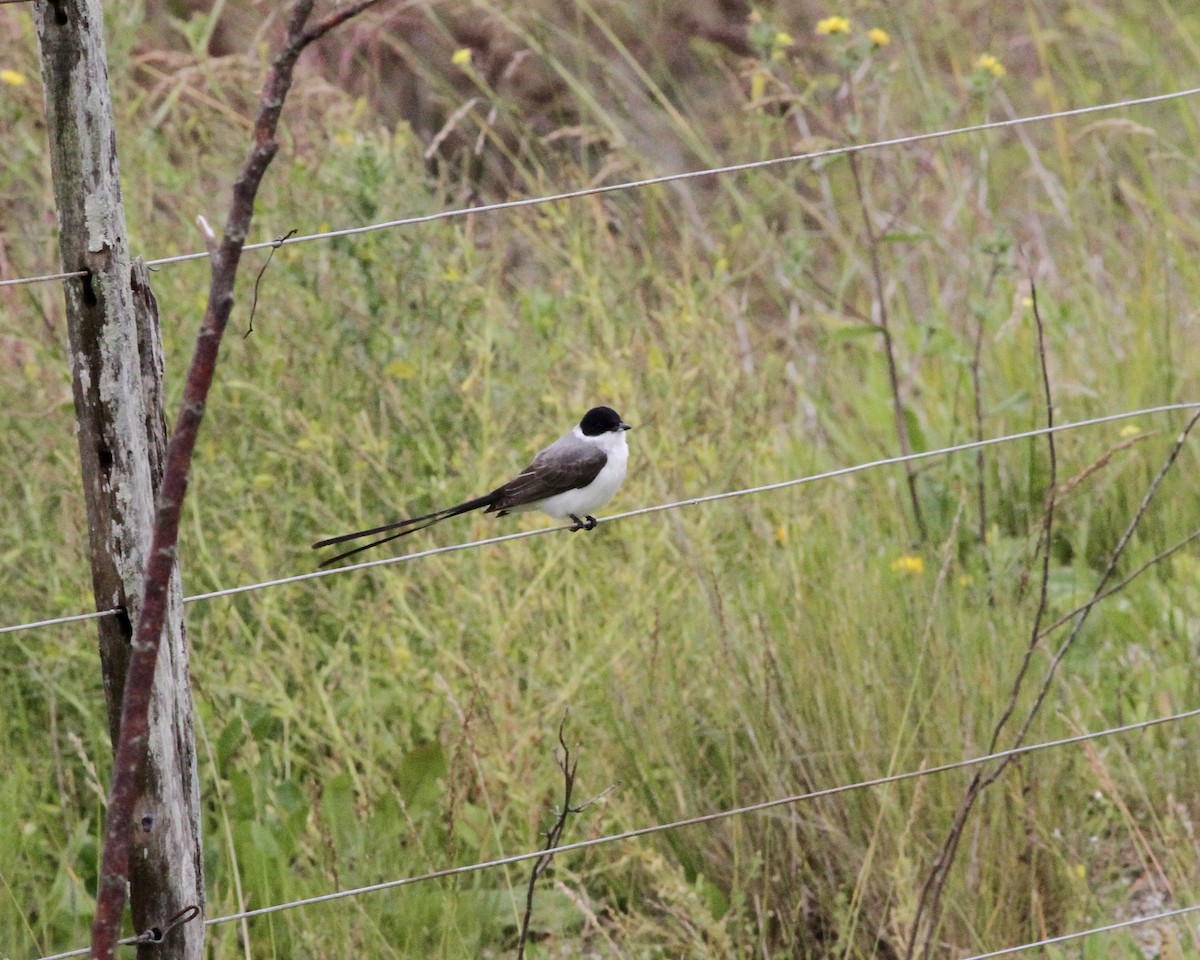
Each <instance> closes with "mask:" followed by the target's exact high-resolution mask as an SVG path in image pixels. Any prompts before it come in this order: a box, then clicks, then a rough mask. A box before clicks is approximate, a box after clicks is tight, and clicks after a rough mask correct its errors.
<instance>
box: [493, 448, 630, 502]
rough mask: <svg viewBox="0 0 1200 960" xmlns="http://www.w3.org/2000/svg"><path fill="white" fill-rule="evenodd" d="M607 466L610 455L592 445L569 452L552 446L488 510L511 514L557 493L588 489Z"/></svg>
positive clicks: (523, 471)
mask: <svg viewBox="0 0 1200 960" xmlns="http://www.w3.org/2000/svg"><path fill="white" fill-rule="evenodd" d="M606 463H608V454H606V453H605V452H604V451H603V450H601V449H599V448H598V447H594V446H592V445H591V444H587V445H583V444H580V445H578V446H572V447H570V448H567V449H562V448H559V447H558V444H551V445H550V446H549V447H547V448H546V449H545V450H543V451H542V452H541V453H539V454H538V455H537V456H536V457H534V460H533V463H531V464H530V465H529V466H527V467H526V468H525V469H524V470H522V471H521V472H520V474H518V475H517V476H516V477H514V478H513V479H512V480H510V481H509V482H508V483H506V484H505V485H504V486H502V487H500V489H499V490H496V491H495V493H496V494H497V497H496V501H495V502H494V503H493V504H492V505H491V506H489V507H488V508H487V512H488V513H493V512H503V511H505V510H512V509H513V508H515V507H523V506H525V504H527V503H535V502H536V501H538V500H545V499H546V498H547V497H553V496H554V495H555V494H558V493H566V492H567V491H568V490H577V489H578V488H579V487H586V486H587V485H588V484H589V483H591V482H592V481H593V480H595V479H596V477H597V475H598V474H599V473H600V471H601V470H603V469H604V465H605V464H606Z"/></svg>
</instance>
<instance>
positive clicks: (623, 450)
mask: <svg viewBox="0 0 1200 960" xmlns="http://www.w3.org/2000/svg"><path fill="white" fill-rule="evenodd" d="M575 430H576V432H577V433H578V431H579V428H578V427H576V428H575ZM578 435H579V436H580V437H581V438H582V434H578ZM591 440H592V442H594V443H596V445H597V446H599V447H600V449H601V450H603V451H604V452H605V453H606V454H608V462H607V463H606V464H604V466H603V467H602V468H601V470H600V472H599V473H598V474H597V475H596V479H595V480H593V481H592V482H591V483H590V484H588V485H587V486H586V487H580V488H579V489H578V490H568V491H566V492H565V493H559V494H555V495H554V496H553V497H547V498H546V499H545V500H543V501H541V502H540V503H539V504H538V505H537V509H539V510H541V511H542V512H543V513H546V514H549V515H550V516H552V517H554V518H555V519H557V520H565V519H567V518H568V517H570V516H572V515H574V516H576V517H586V516H589V515H590V514H592V513H593V512H594V511H596V510H599V509H600V508H601V507H602V506H604V505H605V504H606V503H608V501H610V500H611V499H612V498H613V497H614V496H615V495H616V493H617V491H618V490H619V489H620V488H621V483H622V482H623V481H624V480H625V468H626V466H627V465H628V463H629V444H628V443H627V442H626V440H625V431H623V430H622V431H621V432H620V433H606V434H603V435H602V436H599V437H593V438H591Z"/></svg>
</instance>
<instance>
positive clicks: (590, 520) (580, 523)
mask: <svg viewBox="0 0 1200 960" xmlns="http://www.w3.org/2000/svg"><path fill="white" fill-rule="evenodd" d="M571 519H572V520H574V521H575V526H573V527H572V528H571V532H572V533H578V532H579V531H580V530H595V529H596V518H595V517H593V516H586V517H584V518H583V519H582V520H580V519H579V517H577V516H575V514H573V513H572V514H571Z"/></svg>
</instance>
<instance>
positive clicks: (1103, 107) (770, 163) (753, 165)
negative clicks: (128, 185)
mask: <svg viewBox="0 0 1200 960" xmlns="http://www.w3.org/2000/svg"><path fill="white" fill-rule="evenodd" d="M9 2H13V0H0V3H9ZM1197 94H1200V87H1197V88H1190V89H1186V90H1180V91H1176V92H1172V93H1166V94H1160V95H1155V96H1149V97H1138V98H1133V99H1127V100H1121V101H1113V102H1108V103H1104V104H1099V105H1093V106H1088V107H1081V108H1076V109H1070V110H1062V111H1055V112H1052V113H1044V114H1037V115H1030V116H1023V117H1015V118H1010V119H1008V120H1000V121H993V122H988V123H981V124H973V125H969V126H963V127H956V128H951V129H946V130H939V131H933V132H927V133H921V134H915V135H909V136H903V137H896V138H890V139H885V140H877V141H872V142H868V143H863V144H855V145H850V146H845V147H836V148H830V149H826V150H818V151H812V152H807V153H800V154H792V155H788V156H783V157H774V158H768V159H764V160H758V161H751V162H747V163H738V164H730V165H725V166H719V167H711V168H705V169H701V170H693V171H686V172H681V173H674V174H667V175H663V176H656V177H647V178H643V179H639V180H632V181H626V182H622V183H616V184H608V185H601V186H595V187H588V188H581V189H578V190H570V191H566V192H561V193H556V194H551V195H547V196H539V197H530V198H524V199H519V200H511V201H504V202H500V203H492V204H482V205H479V206H472V207H464V208H457V209H450V210H443V211H438V212H436V213H432V214H426V215H420V216H412V217H405V218H401V219H396V220H389V221H385V222H380V223H373V224H367V225H362V226H357V227H350V228H346V229H340V230H333V231H326V232H322V233H314V234H308V235H304V236H297V237H292V238H290V239H286V240H283V241H268V242H263V243H255V244H248V245H246V246H245V247H244V248H243V249H245V250H255V249H267V248H277V247H278V246H281V245H291V244H295V243H306V242H310V241H316V240H326V239H332V238H336V237H346V236H353V235H357V234H362V233H368V232H372V231H377V230H385V229H394V228H400V227H405V226H412V225H417V224H424V223H431V222H436V221H441V220H450V219H455V218H461V217H466V216H470V215H474V214H484V213H491V212H497V211H503V210H512V209H518V208H523V207H531V206H536V205H539V204H546V203H554V202H559V201H566V200H574V199H578V198H582V197H588V196H596V195H602V194H608V193H615V192H619V191H626V190H634V189H641V188H647V187H652V186H658V185H665V184H670V183H675V182H681V181H687V180H693V179H698V178H704V177H712V176H718V175H729V174H736V173H742V172H747V171H751V170H758V169H765V168H770V167H775V166H780V165H788V164H798V163H802V162H808V161H814V160H819V159H825V158H831V157H836V156H840V155H847V154H853V153H858V152H866V151H871V150H878V149H882V148H889V147H899V146H904V145H910V144H916V143H921V142H925V141H931V140H936V139H940V138H946V137H953V136H961V135H966V134H971V133H980V132H985V131H990V130H999V129H1005V128H1011V127H1017V126H1021V125H1026V124H1033V123H1039V122H1045V121H1050V120H1057V119H1065V118H1070V117H1078V116H1084V115H1088V114H1095V113H1100V112H1105V111H1112V110H1118V109H1124V108H1130V107H1137V106H1144V105H1149V104H1154V103H1162V102H1167V101H1171V100H1178V99H1182V98H1186V97H1192V96H1195V95H1197ZM207 256H209V254H208V253H207V252H201V253H190V254H182V255H178V256H171V257H163V258H159V259H155V260H151V261H148V264H149V265H150V266H161V265H167V264H174V263H181V262H186V261H191V260H198V259H203V258H205V257H207ZM86 275H87V274H86V271H76V272H63V273H52V274H46V275H42V276H31V277H21V278H13V279H0V287H6V286H18V285H28V284H35V283H42V282H51V281H58V280H66V279H71V278H74V277H81V276H86ZM1197 407H1200V402H1191V403H1178V404H1168V405H1161V406H1157V407H1149V408H1145V409H1140V410H1134V411H1127V412H1122V413H1116V414H1111V415H1108V416H1103V417H1097V418H1092V419H1088V420H1081V421H1076V422H1073V423H1065V424H1060V425H1057V426H1055V427H1049V428H1040V429H1035V430H1029V431H1024V432H1021V433H1015V434H1009V435H1005V436H1001V437H995V438H991V439H987V440H981V441H973V442H969V443H963V444H956V445H953V446H948V447H942V448H939V449H935V450H929V451H922V452H918V453H913V454H909V455H906V456H899V457H890V458H886V459H881V460H875V461H870V462H867V463H860V464H856V465H854V466H849V467H843V468H839V469H835V470H830V471H826V472H824V473H819V474H814V475H810V476H805V477H799V478H794V479H790V480H785V481H780V482H777V483H770V484H764V485H760V486H755V487H748V488H744V489H740V490H733V491H726V492H722V493H716V494H710V495H706V496H700V497H693V498H688V499H684V500H679V501H674V502H670V503H663V504H657V505H654V506H649V507H644V508H640V509H636V510H631V511H628V512H625V513H619V514H615V515H612V516H609V517H604V518H599V520H598V522H599V523H609V522H613V521H616V520H624V519H629V518H632V517H637V516H642V515H648V514H652V513H658V512H662V511H666V510H674V509H679V508H682V507H687V506H696V505H701V504H707V503H713V502H716V501H720V500H726V499H731V498H735V497H743V496H749V495H754V494H761V493H766V492H770V491H777V490H782V489H786V488H789V487H793V486H798V485H801V484H806V483H812V482H816V481H820V480H828V479H833V478H836V477H841V476H847V475H850V474H854V473H858V472H861V471H865V470H870V469H875V468H880V467H885V466H890V465H897V464H903V463H907V462H910V461H915V460H921V459H927V458H932V457H937V456H945V455H949V454H953V453H958V452H962V451H967V450H975V449H981V448H985V447H990V446H994V445H997V444H1002V443H1010V442H1015V441H1018V440H1022V439H1029V438H1033V437H1038V436H1043V435H1046V434H1049V433H1059V432H1063V431H1068V430H1074V429H1079V428H1081V427H1087V426H1094V425H1099V424H1104V423H1110V422H1115V421H1120V420H1125V419H1129V418H1133V417H1138V416H1150V415H1155V414H1161V413H1167V412H1171V411H1179V410H1190V409H1196V408H1197ZM570 529H572V526H571V525H567V524H564V525H559V526H552V527H546V528H541V529H537V530H531V531H523V532H519V533H513V534H507V535H504V536H498V537H492V538H487V539H483V540H476V541H470V542H465V543H458V544H453V545H449V546H444V547H437V548H433V549H429V550H423V551H418V552H415V553H410V554H406V555H403V556H398V557H390V558H385V559H381V560H376V561H370V562H365V563H358V564H352V565H348V566H345V567H340V568H336V569H332V570H318V571H312V572H309V573H304V574H300V575H296V576H291V577H284V578H280V579H276V580H270V581H264V582H261V583H255V584H248V585H243V586H237V587H232V588H228V589H222V590H215V591H211V592H208V593H202V594H197V595H193V596H189V597H185V598H184V602H185V603H191V602H197V601H201V600H211V599H216V598H219V597H229V596H234V595H238V594H242V593H247V592H251V591H256V590H262V589H267V588H270V587H277V586H282V585H285V584H294V583H300V582H306V581H311V580H315V579H318V578H321V577H326V576H335V575H339V574H343V573H349V572H352V571H359V570H365V569H370V568H373V567H381V566H387V565H391V564H398V563H406V562H410V561H414V560H418V559H423V558H427V557H432V556H436V555H439V554H443V553H451V552H458V551H463V550H468V549H474V548H478V547H483V546H488V545H492V544H498V543H504V542H508V541H511V540H519V539H524V538H526V537H531V536H540V535H542V534H547V533H553V532H558V531H564V530H570ZM117 612H118V611H116V610H103V611H96V612H91V613H84V614H76V615H71V616H65V617H55V618H50V619H46V620H39V621H34V622H30V623H23V624H16V625H12V626H6V627H2V628H0V633H12V632H17V631H23V630H32V629H35V628H41V627H49V626H53V625H60V624H68V623H74V622H81V621H86V620H92V619H96V618H99V617H105V616H110V615H114V614H116V613H117ZM1196 716H1200V709H1196V710H1190V711H1186V712H1183V713H1177V714H1172V715H1170V716H1166V717H1159V718H1154V719H1151V720H1146V721H1141V722H1138V723H1133V724H1127V725H1124V726H1120V727H1113V728H1109V729H1106V730H1100V731H1095V732H1089V733H1083V734H1079V735H1076V736H1072V737H1066V738H1061V739H1057V740H1052V741H1046V742H1043V743H1037V744H1030V745H1026V746H1021V747H1017V748H1014V749H1012V750H1007V751H1000V752H997V753H991V754H988V755H985V756H981V757H974V758H970V759H966V760H961V761H956V762H953V763H947V764H942V765H939V766H934V767H928V768H922V769H918V770H913V771H909V772H905V773H901V774H893V775H889V776H884V777H879V778H876V779H873V780H867V781H862V782H858V783H853V784H846V785H841V786H835V787H829V788H826V789H822V790H818V791H813V792H810V793H805V794H797V795H792V796H787V797H781V798H776V799H772V800H767V801H764V802H761V803H757V804H751V805H748V806H742V807H737V808H733V809H728V810H720V811H716V812H712V813H707V814H702V815H699V816H694V817H689V818H685V819H681V820H676V821H672V822H669V823H663V824H656V825H653V826H648V827H642V828H638V829H634V830H629V831H625V832H622V833H616V834H611V835H607V836H603V837H597V838H592V839H589V840H582V841H578V842H574V843H569V844H562V845H559V846H556V847H553V848H551V849H547V850H537V851H532V852H525V853H521V854H516V855H513V856H508V857H502V858H498V859H493V860H489V861H483V862H479V863H473V864H469V865H466V866H459V867H448V868H444V869H440V870H435V871H431V872H428V873H425V874H421V875H417V876H411V877H405V878H400V879H396V880H391V881H386V882H383V883H377V884H372V885H368V886H363V887H357V888H353V889H348V890H342V891H336V892H333V893H329V894H324V895H321V896H315V897H310V898H306V899H301V900H295V901H290V902H287V903H280V904H275V905H272V906H267V907H262V908H258V909H255V910H247V911H242V912H240V913H234V914H230V915H227V916H221V917H215V918H211V919H206V920H205V921H204V923H205V925H206V926H215V925H218V924H223V923H229V922H234V921H243V920H249V919H253V918H256V917H260V916H265V915H267V914H273V913H278V912H282V911H286V910H292V909H299V908H303V907H308V906H313V905H316V904H320V903H327V902H331V901H334V900H341V899H345V898H349V897H356V896H361V895H366V894H370V893H376V892H381V891H384V890H391V889H396V888H399V887H403V886H410V885H413V884H417V883H423V882H429V881H433V880H437V879H442V878H447V877H453V876H460V875H465V874H471V873H476V872H480V871H484V870H489V869H495V868H499V867H502V866H507V865H511V864H516V863H521V862H524V861H528V860H533V859H536V858H540V857H543V856H546V855H548V854H549V855H553V854H564V853H570V852H573V851H580V850H585V849H590V848H592V847H598V846H601V845H606V844H612V843H617V842H621V841H626V840H631V839H635V838H639V837H644V836H650V835H653V834H657V833H661V832H664V831H670V830H678V829H682V828H685V827H689V826H695V825H699V824H705V823H711V822H715V821H719V820H724V819H728V818H733V817H739V816H746V815H749V814H754V813H760V812H763V811H767V810H771V809H776V808H781V807H787V806H793V805H796V804H800V803H802V802H806V801H811V800H815V799H818V798H821V797H827V796H832V795H836V794H841V793H846V792H849V791H854V790H862V789H867V788H872V787H879V786H884V785H887V784H893V783H899V782H903V781H907V780H913V779H916V778H921V777H926V776H931V775H934V774H940V773H945V772H949V771H953V770H959V769H963V768H966V767H971V766H977V765H980V764H985V763H989V762H992V761H997V760H1002V759H1004V758H1006V757H1014V756H1020V755H1025V754H1031V753H1034V752H1037V751H1042V750H1047V749H1050V748H1055V747H1061V746H1066V745H1070V744H1076V743H1080V742H1084V741H1094V740H1097V739H1101V738H1105V737H1111V736H1116V735H1120V734H1126V733H1130V732H1134V731H1138V730H1144V729H1148V728H1151V727H1155V726H1159V725H1163V724H1168V723H1174V722H1180V721H1184V720H1187V719H1191V718H1194V717H1196ZM1197 910H1200V906H1189V907H1182V908H1179V909H1176V910H1169V911H1165V912H1162V913H1158V914H1154V915H1150V916H1144V917H1137V918H1133V919H1129V920H1124V921H1120V922H1116V923H1112V924H1108V925H1106V926H1101V927H1095V928H1092V929H1088V930H1082V931H1077V932H1073V933H1069V934H1065V935H1062V936H1057V937H1051V938H1046V939H1043V940H1038V941H1034V942H1031V943H1026V944H1021V945H1018V946H1013V947H1007V948H1003V949H999V950H995V951H991V952H989V953H982V954H978V955H975V956H973V957H969V958H967V960H990V958H992V957H1000V956H1005V955H1008V954H1013V953H1018V952H1021V951H1026V950H1031V949H1036V948H1041V947H1045V946H1048V945H1053V944H1057V943H1062V942H1066V941H1071V940H1076V939H1080V938H1083V937H1089V936H1093V935H1097V934H1102V933H1107V932H1111V931H1115V930H1119V929H1123V928H1127V927H1131V926H1135V925H1137V924H1143V923H1148V922H1154V921H1164V920H1167V919H1171V918H1174V917H1179V916H1183V915H1186V914H1190V913H1192V912H1194V911H1197ZM137 941H138V938H130V939H129V940H128V941H125V942H130V943H132V942H137ZM142 942H144V941H142ZM88 952H89V951H88V948H83V949H80V950H74V951H69V952H66V953H59V954H54V955H51V956H47V957H44V958H42V960H63V958H67V957H74V956H80V955H85V954H87V953H88Z"/></svg>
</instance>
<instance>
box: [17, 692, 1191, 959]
mask: <svg viewBox="0 0 1200 960" xmlns="http://www.w3.org/2000/svg"><path fill="white" fill-rule="evenodd" d="M1195 717H1200V708H1197V709H1194V710H1186V711H1184V712H1182V713H1174V714H1170V715H1169V716H1164V717H1153V718H1151V719H1149V720H1139V721H1137V722H1136V723H1127V724H1124V725H1122V726H1119V727H1109V728H1107V729H1104V730H1094V731H1089V732H1085V733H1080V734H1075V735H1074V736H1070V737H1061V738H1059V739H1057V740H1047V741H1044V742H1041V743H1031V744H1026V745H1024V746H1020V747H1014V748H1012V749H1011V750H1000V751H997V752H995V753H989V754H985V755H983V756H979V757H970V758H968V759H966V760H956V761H954V762H952V763H943V764H939V765H938V766H933V767H921V768H919V769H916V770H909V771H906V772H904V773H894V774H889V775H887V776H883V777H876V778H875V779H872V780H861V781H858V782H857V783H848V784H843V785H840V786H835V787H826V788H824V789H822V790H813V791H810V792H808V793H798V794H793V795H791V796H787V797H778V798H776V799H773V800H765V801H763V802H761V803H752V804H748V805H746V806H742V807H734V808H731V809H728V810H718V811H715V812H713V813H705V814H700V815H699V816H694V817H686V818H684V819H681V820H672V821H671V822H669V823H659V824H655V825H653V826H649V827H639V828H638V829H635V830H626V831H624V832H621V833H614V834H608V835H606V836H602V837H593V838H591V839H590V840H577V841H575V842H574V843H564V844H560V845H558V846H555V847H549V848H546V849H542V850H533V851H527V852H524V853H518V854H513V855H512V856H508V857H498V858H496V859H494V860H483V861H480V862H478V863H471V864H467V865H465V866H460V867H445V868H443V869H441V870H431V871H429V872H428V873H422V874H418V875H415V876H411V877H402V878H399V879H396V880H386V881H384V882H382V883H373V884H368V885H366V886H361V887H351V888H349V889H347V890H337V891H334V892H333V893H325V894H321V895H319V896H314V897H305V898H303V899H300V900H290V901H288V902H286V903H276V904H272V905H271V906H267V907H259V908H257V909H255V910H243V911H241V912H239V913H231V914H227V915H225V916H220V917H211V918H208V919H206V920H205V921H204V925H205V926H207V927H213V926H217V925H219V924H224V923H233V922H235V921H241V920H252V919H255V918H256V917H265V916H267V915H268V914H273V913H282V912H284V911H287V910H296V909H300V908H302V907H311V906H316V905H317V904H321V903H332V902H333V901H335V900H345V899H347V898H350V897H360V896H364V895H367V894H372V893H382V892H383V891H385V890H396V889H398V888H400V887H408V886H412V885H414V884H418V883H428V882H430V881H433V880H442V879H446V878H448V877H457V876H463V875H466V874H471V873H479V872H481V871H484V870H494V869H497V868H499V867H506V866H511V865H513V864H517V863H524V862H526V861H529V860H536V859H538V858H540V857H545V856H557V855H558V854H562V853H572V852H575V851H579V850H589V849H591V848H593V847H601V846H606V845H608V844H612V843H619V842H622V841H625V840H633V839H635V838H638V837H647V836H652V835H654V834H657V833H663V832H666V831H669V830H680V829H683V828H684V827H694V826H697V825H700V824H705V823H713V822H716V821H719V820H727V819H730V818H733V817H743V816H747V815H749V814H753V813H762V812H763V811H766V810H773V809H777V808H779V807H788V806H795V805H796V804H800V803H805V802H807V801H811V800H818V799H821V798H822V797H831V796H835V795H837V794H842V793H850V792H853V791H856V790H866V789H869V788H873V787H882V786H887V785H889V784H893V783H903V782H905V781H907V780H916V779H919V778H923V777H930V776H934V775H935V774H941V773H949V772H951V771H953V770H964V769H967V768H969V767H977V766H980V765H982V764H986V763H991V762H993V761H998V760H1004V759H1005V758H1009V757H1020V756H1025V755H1028V754H1032V753H1038V752H1040V751H1043V750H1050V749H1053V748H1056V747H1064V746H1069V745H1071V744H1076V743H1084V742H1090V741H1095V740H1101V739H1104V738H1107V737H1114V736H1119V735H1121V734H1127V733H1133V732H1135V731H1139V730H1148V729H1150V728H1152V727H1158V726H1162V725H1164V724H1168V723H1178V722H1180V721H1183V720H1189V719H1193V718H1195ZM1192 909H1200V908H1195V907H1189V908H1186V909H1185V910H1181V911H1173V912H1172V913H1168V914H1165V915H1162V916H1172V915H1174V914H1175V913H1185V912H1187V911H1188V910H1192ZM1153 919H1158V917H1145V918H1141V919H1138V920H1132V921H1125V922H1122V923H1118V924H1112V925H1110V926H1107V927H1099V928H1097V929H1096V930H1092V931H1083V932H1079V933H1074V934H1069V935H1067V936H1064V937H1060V938H1055V939H1051V940H1046V941H1039V942H1037V943H1031V944H1025V945H1022V946H1019V947H1008V948H1006V949H1004V950H1000V951H997V952H995V953H988V954H982V955H981V956H980V957H975V958H971V960H982V958H984V957H992V956H999V955H1001V954H1004V953H1015V952H1017V951H1020V950H1026V949H1032V948H1034V947H1037V946H1042V945H1043V944H1045V943H1054V942H1057V941H1058V940H1067V939H1073V938H1077V937H1082V936H1087V935H1088V934H1090V933H1102V932H1105V931H1107V930H1115V929H1118V928H1119V927H1122V926H1130V925H1132V924H1134V923H1140V922H1148V921H1150V920H1153ZM87 952H88V950H87V948H83V949H80V950H72V951H68V952H67V953H58V954H54V955H53V956H48V957H41V958H39V960H62V958H65V957H75V956H80V955H82V954H86V953H87Z"/></svg>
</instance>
